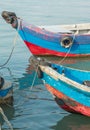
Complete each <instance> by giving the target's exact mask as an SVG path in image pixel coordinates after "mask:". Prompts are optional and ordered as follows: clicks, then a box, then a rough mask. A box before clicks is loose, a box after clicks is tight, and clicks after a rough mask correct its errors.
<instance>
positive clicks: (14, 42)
mask: <svg viewBox="0 0 90 130" xmlns="http://www.w3.org/2000/svg"><path fill="white" fill-rule="evenodd" d="M16 40H17V33H16V36H15V38H14V40H13V47H12V50H11V53H10V55H9V57H8V59H7V60H6V62H5V63H4V64H2V65H0V68H1V67H4V66H5V65H6V64H7V63H8V62H9V61H10V59H11V56H12V54H13V51H14V48H15V45H16Z"/></svg>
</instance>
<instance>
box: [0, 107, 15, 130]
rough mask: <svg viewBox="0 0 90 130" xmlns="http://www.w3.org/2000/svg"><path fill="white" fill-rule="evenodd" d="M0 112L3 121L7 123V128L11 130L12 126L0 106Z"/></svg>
mask: <svg viewBox="0 0 90 130" xmlns="http://www.w3.org/2000/svg"><path fill="white" fill-rule="evenodd" d="M0 113H1V114H2V117H3V119H4V120H5V122H6V123H7V125H8V126H9V128H10V129H11V130H13V127H12V125H11V123H10V122H9V120H8V118H7V117H6V115H5V113H4V111H3V109H2V108H1V107H0Z"/></svg>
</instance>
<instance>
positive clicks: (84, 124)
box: [51, 114, 90, 130]
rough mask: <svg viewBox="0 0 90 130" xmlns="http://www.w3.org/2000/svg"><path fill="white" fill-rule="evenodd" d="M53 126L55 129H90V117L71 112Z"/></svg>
mask: <svg viewBox="0 0 90 130" xmlns="http://www.w3.org/2000/svg"><path fill="white" fill-rule="evenodd" d="M51 128H52V129H53V130H90V118H89V117H85V116H81V115H76V114H70V115H68V116H65V117H64V118H63V119H62V120H60V121H58V122H57V124H56V125H55V126H52V127H51Z"/></svg>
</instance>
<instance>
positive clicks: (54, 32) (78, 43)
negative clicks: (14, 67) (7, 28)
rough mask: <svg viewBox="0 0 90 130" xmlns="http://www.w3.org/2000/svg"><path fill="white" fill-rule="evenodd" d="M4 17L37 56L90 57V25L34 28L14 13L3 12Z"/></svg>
mask: <svg viewBox="0 0 90 130" xmlns="http://www.w3.org/2000/svg"><path fill="white" fill-rule="evenodd" d="M2 17H3V18H4V19H5V20H6V22H7V23H9V24H11V25H12V27H13V28H15V29H16V30H17V31H18V33H19V35H20V36H21V38H22V39H23V41H24V43H25V44H26V46H27V47H28V48H29V50H30V52H31V53H32V54H33V55H35V56H61V57H80V56H90V23H83V24H72V25H51V26H34V25H32V24H27V23H25V22H24V21H23V20H21V19H20V18H18V17H17V16H16V14H15V13H12V12H8V11H3V12H2Z"/></svg>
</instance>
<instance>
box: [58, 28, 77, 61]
mask: <svg viewBox="0 0 90 130" xmlns="http://www.w3.org/2000/svg"><path fill="white" fill-rule="evenodd" d="M77 31H78V30H77ZM75 36H76V34H74V36H73V41H72V42H74V40H75ZM72 45H73V44H72ZM72 45H71V46H70V48H69V50H68V51H67V53H66V54H65V56H64V58H63V59H61V60H60V61H59V62H58V64H61V63H62V62H63V61H64V60H65V59H66V58H67V55H68V54H69V52H70V50H71V48H72Z"/></svg>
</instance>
